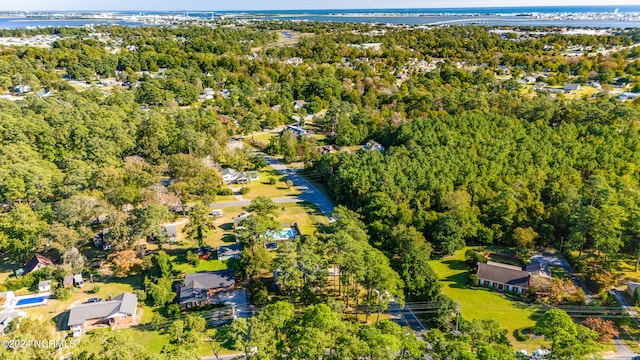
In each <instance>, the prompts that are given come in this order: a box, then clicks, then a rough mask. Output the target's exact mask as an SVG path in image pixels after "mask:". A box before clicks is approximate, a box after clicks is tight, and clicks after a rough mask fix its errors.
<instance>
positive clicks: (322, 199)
mask: <svg viewBox="0 0 640 360" xmlns="http://www.w3.org/2000/svg"><path fill="white" fill-rule="evenodd" d="M264 159H265V160H266V161H267V164H269V166H271V167H272V168H273V169H274V170H276V171H277V172H279V173H281V174H282V175H284V176H286V177H287V178H288V179H289V180H291V181H293V184H294V185H295V186H297V187H298V188H300V190H301V191H302V194H300V196H298V197H299V198H300V199H301V200H302V201H308V202H311V203H314V204H316V205H317V206H318V208H319V209H320V211H322V213H323V214H324V216H326V217H328V218H330V217H331V213H332V212H333V209H334V208H335V206H334V205H333V203H331V201H330V200H329V199H328V198H327V197H326V196H324V194H323V193H321V192H320V191H318V189H316V188H315V187H314V186H313V185H311V183H310V182H308V181H307V180H305V179H304V178H303V177H302V176H300V175H299V174H298V173H297V171H296V170H295V169H292V168H290V167H288V166H287V165H285V164H283V163H281V162H280V161H279V160H278V159H276V158H274V157H271V156H268V155H265V156H264Z"/></svg>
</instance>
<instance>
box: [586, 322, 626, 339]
mask: <svg viewBox="0 0 640 360" xmlns="http://www.w3.org/2000/svg"><path fill="white" fill-rule="evenodd" d="M583 324H584V326H586V327H588V328H589V329H591V330H593V331H595V332H596V333H598V340H599V341H600V342H601V343H603V344H604V343H608V342H609V341H610V340H611V339H612V338H614V337H616V336H618V335H619V333H618V330H616V328H615V327H614V325H613V321H611V320H602V319H600V318H592V317H590V318H586V319H585V320H584V322H583Z"/></svg>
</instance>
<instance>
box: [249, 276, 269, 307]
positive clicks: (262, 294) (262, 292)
mask: <svg viewBox="0 0 640 360" xmlns="http://www.w3.org/2000/svg"><path fill="white" fill-rule="evenodd" d="M251 298H252V301H253V303H254V304H256V305H264V304H266V303H267V302H268V301H269V292H268V291H267V287H266V286H264V284H263V283H262V282H259V281H258V282H256V283H255V284H254V286H252V287H251Z"/></svg>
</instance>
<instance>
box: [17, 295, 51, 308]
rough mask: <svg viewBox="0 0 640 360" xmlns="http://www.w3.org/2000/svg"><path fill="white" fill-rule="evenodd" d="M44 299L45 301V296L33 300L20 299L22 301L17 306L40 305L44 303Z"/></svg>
mask: <svg viewBox="0 0 640 360" xmlns="http://www.w3.org/2000/svg"><path fill="white" fill-rule="evenodd" d="M44 299H45V298H44V296H37V297H32V298H27V299H20V300H18V302H16V306H21V305H34V304H39V303H43V302H44Z"/></svg>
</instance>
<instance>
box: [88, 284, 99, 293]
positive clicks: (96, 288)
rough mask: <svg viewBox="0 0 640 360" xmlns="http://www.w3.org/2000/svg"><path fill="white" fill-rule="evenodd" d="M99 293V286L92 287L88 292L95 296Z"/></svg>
mask: <svg viewBox="0 0 640 360" xmlns="http://www.w3.org/2000/svg"><path fill="white" fill-rule="evenodd" d="M99 292H100V286H98V285H93V288H92V289H91V290H90V291H89V293H91V294H97V293H99Z"/></svg>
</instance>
